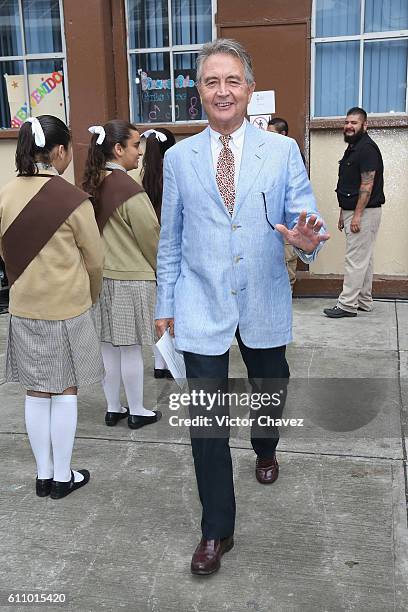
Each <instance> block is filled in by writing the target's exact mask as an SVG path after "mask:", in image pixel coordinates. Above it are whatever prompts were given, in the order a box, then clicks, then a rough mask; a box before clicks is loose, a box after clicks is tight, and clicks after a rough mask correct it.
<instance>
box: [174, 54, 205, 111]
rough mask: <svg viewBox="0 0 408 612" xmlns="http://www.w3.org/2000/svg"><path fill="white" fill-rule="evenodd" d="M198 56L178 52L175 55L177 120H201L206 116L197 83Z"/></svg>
mask: <svg viewBox="0 0 408 612" xmlns="http://www.w3.org/2000/svg"><path fill="white" fill-rule="evenodd" d="M196 58H197V54H196V53H180V54H179V53H176V54H175V55H174V57H173V64H174V83H175V88H176V120H177V121H200V120H201V119H205V118H206V117H205V114H204V109H203V108H202V106H201V101H200V94H199V93H198V91H197V87H196V85H195V79H196V67H195V66H196Z"/></svg>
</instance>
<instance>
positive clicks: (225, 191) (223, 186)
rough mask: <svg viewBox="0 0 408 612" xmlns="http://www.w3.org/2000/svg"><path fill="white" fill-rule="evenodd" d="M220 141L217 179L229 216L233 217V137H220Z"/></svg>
mask: <svg viewBox="0 0 408 612" xmlns="http://www.w3.org/2000/svg"><path fill="white" fill-rule="evenodd" d="M220 140H221V143H222V149H221V151H220V154H219V156H218V160H217V172H216V175H215V178H216V180H217V185H218V189H219V190H220V194H221V197H222V199H223V200H224V204H225V206H226V207H227V210H228V212H229V214H230V215H232V213H233V211H234V204H235V180H234V178H235V163H234V154H233V152H232V151H231V149H230V148H229V145H228V142H229V141H230V140H231V136H220Z"/></svg>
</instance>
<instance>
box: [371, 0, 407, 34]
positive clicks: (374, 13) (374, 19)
mask: <svg viewBox="0 0 408 612" xmlns="http://www.w3.org/2000/svg"><path fill="white" fill-rule="evenodd" d="M364 21H365V24H364V31H365V32H388V31H389V30H407V29H408V2H407V0H366V3H365V20H364Z"/></svg>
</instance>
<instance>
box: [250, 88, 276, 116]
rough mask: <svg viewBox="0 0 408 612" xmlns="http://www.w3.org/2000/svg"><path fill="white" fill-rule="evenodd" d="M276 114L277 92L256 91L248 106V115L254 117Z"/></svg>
mask: <svg viewBox="0 0 408 612" xmlns="http://www.w3.org/2000/svg"><path fill="white" fill-rule="evenodd" d="M274 112H275V92H274V91H273V90H272V89H271V90H269V91H254V93H253V94H252V98H251V101H250V103H249V104H248V109H247V114H248V115H249V116H253V115H272V114H273V113H274Z"/></svg>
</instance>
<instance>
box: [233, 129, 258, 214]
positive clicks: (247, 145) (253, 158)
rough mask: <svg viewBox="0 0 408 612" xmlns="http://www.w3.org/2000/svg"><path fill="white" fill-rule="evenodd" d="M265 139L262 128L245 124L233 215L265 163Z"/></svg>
mask: <svg viewBox="0 0 408 612" xmlns="http://www.w3.org/2000/svg"><path fill="white" fill-rule="evenodd" d="M265 141H266V138H265V134H264V132H263V130H260V129H259V128H255V127H253V126H252V125H251V124H248V125H247V126H246V130H245V137H244V146H243V150H242V157H241V167H240V171H239V179H238V186H237V193H236V196H235V206H234V213H233V215H232V216H233V217H234V216H235V215H236V214H237V212H238V210H239V208H240V206H241V205H242V203H243V202H244V201H245V198H246V197H247V195H248V193H249V191H250V189H251V187H252V185H253V184H254V182H255V180H256V178H257V176H258V174H259V172H260V170H261V168H262V166H263V164H264V163H265V159H266V158H265V150H266V148H265Z"/></svg>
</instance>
